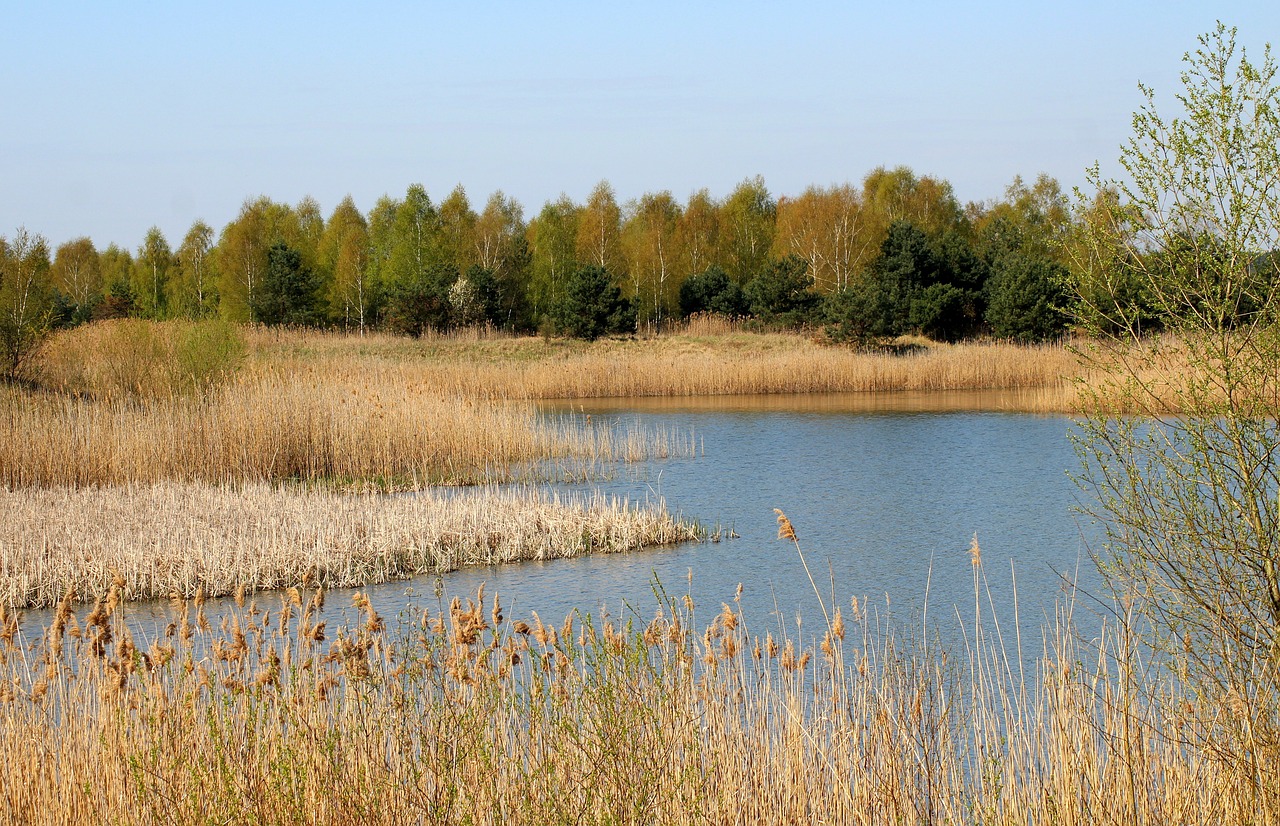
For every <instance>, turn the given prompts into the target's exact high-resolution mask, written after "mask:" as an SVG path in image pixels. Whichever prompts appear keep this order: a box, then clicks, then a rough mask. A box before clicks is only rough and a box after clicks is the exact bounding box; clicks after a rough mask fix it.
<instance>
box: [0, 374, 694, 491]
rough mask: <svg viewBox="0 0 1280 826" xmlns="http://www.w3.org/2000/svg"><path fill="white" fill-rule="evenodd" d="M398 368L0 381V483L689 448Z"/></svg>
mask: <svg viewBox="0 0 1280 826" xmlns="http://www.w3.org/2000/svg"><path fill="white" fill-rule="evenodd" d="M411 378H412V377H409V376H405V375H404V374H403V373H402V372H401V371H394V370H376V369H369V370H362V369H360V367H359V366H358V365H354V366H352V367H351V368H350V369H349V370H348V371H347V372H346V373H336V372H325V373H320V372H319V371H317V370H316V368H315V367H311V368H305V367H299V368H298V369H296V370H290V371H263V372H257V373H254V374H252V375H243V376H240V377H239V378H238V379H237V380H236V381H235V382H233V383H231V384H228V385H227V386H224V387H220V388H217V389H214V390H211V391H210V392H208V393H206V394H202V395H195V396H176V397H165V398H108V399H98V398H94V397H85V396H82V395H73V394H65V393H48V392H34V393H33V392H30V391H27V390H23V389H19V388H16V387H0V484H3V485H7V486H10V487H42V486H65V485H71V486H80V485H109V484H141V483H151V482H156V481H161V480H174V481H201V482H208V483H225V482H241V481H264V480H273V481H279V480H290V479H292V480H301V481H306V482H314V483H323V484H327V485H331V486H334V487H338V488H356V489H362V488H366V487H374V488H377V489H381V490H408V489H421V488H423V487H425V486H427V485H430V484H438V483H476V482H484V481H497V480H503V479H508V478H513V477H518V476H519V475H520V472H521V470H522V468H526V467H527V463H533V462H538V461H542V460H546V459H562V460H564V466H563V470H564V472H566V473H570V474H574V475H577V474H581V473H582V472H583V471H582V468H583V467H591V466H593V465H598V464H599V463H602V462H614V461H636V460H639V459H645V458H654V457H664V456H668V455H673V454H675V455H682V454H683V455H688V454H690V453H692V452H693V450H694V445H693V438H692V435H691V434H683V435H682V434H676V433H672V432H668V431H663V430H657V429H653V428H649V429H646V428H642V427H640V426H638V425H635V426H631V427H626V428H621V429H619V428H612V427H603V426H598V425H593V424H591V423H590V422H586V421H581V420H570V419H564V418H557V419H552V418H547V417H543V416H539V415H538V414H537V413H535V412H534V411H532V410H531V409H528V408H525V407H520V406H516V405H507V404H495V403H491V402H482V401H477V400H473V399H464V398H458V397H454V396H447V395H441V394H438V393H436V392H433V390H432V389H431V388H430V387H429V386H424V385H423V384H422V383H421V382H420V381H416V382H415V381H410V379H411Z"/></svg>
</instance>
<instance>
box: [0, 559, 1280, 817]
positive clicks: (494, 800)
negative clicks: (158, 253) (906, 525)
mask: <svg viewBox="0 0 1280 826" xmlns="http://www.w3.org/2000/svg"><path fill="white" fill-rule="evenodd" d="M974 570H975V594H976V595H977V596H978V597H980V600H987V601H989V600H990V599H991V597H990V594H986V595H983V594H981V593H980V591H979V590H978V581H979V577H980V576H981V574H980V570H981V566H980V563H979V564H975V566H974ZM117 603H118V598H117V596H116V595H115V594H114V592H113V593H112V594H108V595H107V598H106V599H105V600H104V601H101V602H99V603H98V605H96V606H95V607H94V609H93V611H91V612H89V613H87V614H86V615H83V616H79V617H77V616H76V615H75V614H74V612H73V610H72V609H71V608H70V606H69V605H68V604H64V605H62V607H61V608H60V609H59V611H58V614H57V617H56V618H55V620H54V622H53V624H52V625H51V626H50V628H49V629H48V630H47V632H46V634H45V636H44V638H43V640H42V641H40V643H39V644H38V645H36V646H35V647H33V648H32V649H30V650H27V649H24V648H22V647H21V646H20V644H21V641H20V640H17V639H15V638H14V635H13V632H12V631H9V632H7V636H6V634H5V633H0V656H3V658H4V659H3V664H0V748H2V749H4V751H5V754H6V760H5V761H3V763H2V764H0V777H2V778H3V782H2V783H0V787H2V788H3V789H4V790H5V793H4V794H2V795H0V820H2V821H3V822H22V823H30V824H63V823H80V822H89V821H92V822H112V823H122V824H132V823H153V822H178V823H188V822H189V823H197V822H198V823H211V822H255V823H262V824H271V823H296V822H305V823H316V824H340V823H352V822H360V823H408V822H412V823H442V824H444V823H473V824H545V823H568V822H572V823H590V824H597V823H598V824H604V823H612V824H618V823H671V824H693V823H700V824H701V823H710V824H721V823H724V824H741V823H840V824H872V823H901V824H969V823H975V824H976V823H982V824H1010V826H1012V824H1017V825H1018V826H1024V824H1027V823H1029V822H1030V823H1067V824H1092V823H1112V824H1133V825H1134V826H1137V825H1138V824H1148V823H1224V822H1230V823H1258V824H1263V823H1273V822H1275V818H1276V817H1277V815H1280V809H1278V807H1280V801H1278V800H1277V793H1276V790H1277V789H1280V776H1278V775H1277V768H1276V767H1277V765H1278V764H1277V762H1276V757H1277V756H1280V755H1275V754H1270V755H1269V757H1270V760H1271V762H1269V763H1263V765H1264V766H1267V767H1268V768H1267V769H1266V772H1267V773H1266V775H1265V776H1260V777H1250V776H1247V775H1245V774H1243V773H1242V771H1241V763H1242V762H1243V761H1240V760H1238V759H1233V758H1232V757H1231V755H1230V754H1229V753H1226V752H1223V751H1215V750H1214V749H1212V748H1206V747H1205V742H1204V738H1203V736H1202V735H1201V734H1199V733H1198V732H1199V731H1201V730H1203V727H1205V726H1209V727H1220V726H1221V723H1222V718H1223V715H1224V712H1225V713H1228V714H1229V713H1230V711H1229V709H1223V708H1221V707H1217V706H1215V705H1214V704H1212V703H1208V702H1196V701H1194V700H1189V699H1185V698H1179V697H1177V696H1176V695H1175V694H1174V693H1173V692H1172V690H1171V689H1167V688H1160V687H1159V686H1146V687H1145V688H1142V687H1139V686H1138V685H1137V683H1136V681H1135V680H1134V679H1133V677H1134V675H1135V674H1136V673H1138V671H1139V668H1140V663H1139V662H1138V660H1137V656H1136V654H1135V652H1134V648H1133V647H1132V646H1131V644H1130V642H1131V640H1130V639H1129V637H1128V635H1127V634H1126V633H1125V632H1124V629H1123V625H1121V626H1120V627H1115V626H1111V625H1105V626H1104V627H1103V628H1102V633H1101V635H1100V636H1099V637H1098V639H1097V640H1095V641H1094V642H1093V643H1091V644H1088V645H1086V644H1083V643H1081V642H1080V641H1079V638H1078V637H1077V635H1076V630H1075V629H1074V628H1073V627H1072V626H1071V625H1070V621H1069V618H1067V617H1064V618H1063V620H1062V624H1060V625H1058V626H1056V628H1054V629H1050V630H1049V637H1048V643H1047V644H1046V646H1045V652H1044V656H1043V657H1042V658H1041V659H1040V661H1039V669H1040V676H1039V679H1038V681H1037V682H1036V683H1035V686H1034V687H1028V685H1027V684H1026V683H1022V682H1020V681H1019V680H1018V679H1016V678H1015V676H1014V675H1015V667H1013V666H1011V665H1010V660H1009V658H1008V657H1007V656H1006V655H1005V653H1004V650H1003V647H1002V645H1001V644H1000V643H998V642H997V640H998V636H999V633H998V632H999V628H998V626H993V625H992V624H991V623H992V619H991V618H990V617H989V616H985V615H982V614H979V615H978V616H975V619H974V621H975V625H974V626H973V627H972V628H971V629H970V636H969V639H970V640H971V644H970V648H969V649H968V652H967V655H966V654H965V653H960V654H959V656H958V657H957V658H955V659H951V660H949V659H948V658H947V656H946V652H938V651H936V650H934V651H932V652H929V651H926V650H923V649H921V648H919V647H916V646H913V645H910V644H904V643H902V642H901V641H900V640H899V639H898V638H897V637H896V636H895V634H894V633H893V632H892V631H890V630H888V627H887V626H886V625H884V624H882V623H880V622H879V621H878V620H877V619H876V618H875V617H874V616H873V615H871V614H869V613H868V612H867V611H865V610H862V609H860V608H859V606H858V604H857V603H856V601H855V603H854V604H853V605H851V606H850V605H848V604H846V609H848V615H847V619H846V616H845V615H844V613H843V612H841V611H837V612H836V613H835V615H834V617H833V619H832V621H831V623H830V625H829V626H828V628H827V629H826V630H825V634H824V636H823V638H822V639H821V641H818V640H809V641H806V640H803V639H799V638H792V637H789V636H787V635H786V634H785V633H783V632H782V631H780V630H779V631H776V632H775V631H769V632H767V633H763V634H762V633H761V630H756V629H750V628H749V627H748V622H747V620H748V618H747V617H745V616H743V614H742V612H741V611H740V610H739V609H738V608H737V606H736V603H735V604H732V605H731V604H725V605H723V606H722V607H721V608H720V609H719V610H718V611H716V612H715V613H714V615H713V618H712V619H711V620H710V622H709V624H705V625H699V624H698V622H697V620H696V615H695V605H694V601H693V600H692V598H690V597H688V596H686V597H685V598H684V600H683V601H681V602H675V601H673V602H672V603H671V604H669V605H664V606H661V607H660V608H659V609H658V611H657V612H656V614H655V615H654V618H653V619H652V621H650V622H649V623H648V624H646V625H643V627H634V628H633V627H619V626H617V625H615V624H613V623H611V622H609V621H602V622H595V623H591V622H588V621H585V620H584V619H583V618H581V617H570V618H568V619H566V620H565V622H564V623H563V624H561V625H556V626H551V625H547V624H544V623H543V622H542V621H541V620H540V619H539V618H537V617H536V616H534V617H531V618H529V621H528V622H526V621H523V620H521V621H515V622H512V621H511V620H510V619H508V618H506V617H505V616H504V614H503V611H502V609H501V606H500V604H499V602H498V600H497V598H496V597H495V598H494V599H493V601H492V602H489V601H487V600H486V598H485V595H484V594H483V589H482V591H481V593H480V594H478V595H477V597H476V599H474V600H468V601H467V602H466V603H465V604H463V603H461V602H459V601H456V600H455V602H454V603H453V604H452V605H451V606H449V607H443V606H442V608H441V610H438V611H434V612H433V611H430V610H428V611H424V612H422V614H421V615H420V616H414V617H412V618H411V619H406V620H404V624H402V625H400V626H399V627H396V628H394V629H391V630H389V629H388V627H387V623H386V621H384V619H383V618H382V617H381V616H380V615H379V614H378V612H377V610H376V608H375V606H373V605H372V604H370V602H369V600H368V599H367V598H365V597H364V596H362V595H359V594H357V595H356V597H355V599H354V605H355V608H356V610H357V611H358V612H359V615H358V616H357V617H356V618H355V619H353V620H349V621H348V623H347V624H346V625H345V627H341V628H338V629H336V630H335V629H333V628H329V629H328V630H326V628H325V625H324V624H323V619H322V616H321V613H320V608H319V604H320V600H319V599H318V595H313V594H312V593H311V592H309V591H306V590H297V589H295V590H291V591H289V592H287V593H285V594H282V595H281V596H280V598H279V604H278V606H275V605H273V606H270V607H272V608H273V609H275V610H273V611H271V612H270V613H269V614H263V613H262V612H261V611H259V610H258V609H257V607H256V606H250V607H249V608H248V609H247V610H242V611H240V612H237V613H235V614H234V615H232V616H229V617H227V618H226V619H225V620H224V621H223V622H222V625H221V628H219V629H211V630H209V631H207V632H206V631H202V630H200V626H201V623H200V621H199V620H200V617H201V616H202V614H201V613H200V609H199V607H198V606H197V607H196V608H195V610H194V611H193V610H192V609H191V607H190V606H180V607H179V609H178V613H177V614H176V615H175V618H174V622H173V624H172V625H171V626H170V628H169V629H168V631H166V633H165V635H164V636H162V637H160V638H159V639H156V640H137V639H134V638H133V637H132V636H131V634H130V633H129V630H128V628H127V626H125V625H124V624H123V622H122V621H120V619H119V617H118V616H113V615H112V609H113V607H114V606H115V605H116V604H117ZM979 604H981V601H980V603H979ZM6 627H8V628H12V625H8V626H6V621H5V620H4V619H0V631H3V629H4V628H6ZM1273 751H1274V748H1273Z"/></svg>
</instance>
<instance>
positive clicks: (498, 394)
mask: <svg viewBox="0 0 1280 826" xmlns="http://www.w3.org/2000/svg"><path fill="white" fill-rule="evenodd" d="M249 340H250V344H251V348H252V349H253V350H254V352H255V353H256V358H258V359H261V360H262V361H263V362H264V363H272V364H277V365H280V366H281V367H282V368H284V369H290V370H292V369H302V368H304V367H305V366H308V365H311V366H316V365H329V367H328V368H327V369H333V370H336V369H339V368H338V365H341V364H344V363H350V362H351V361H352V360H357V361H360V362H363V363H365V364H367V365H369V366H370V367H376V368H378V369H386V368H388V367H390V366H392V365H394V366H395V367H396V368H398V369H402V370H405V371H406V372H408V373H409V374H411V375H414V376H417V377H420V378H421V380H422V381H423V382H425V383H427V384H429V385H430V386H432V387H435V388H437V389H439V390H441V391H443V392H447V393H452V394H457V395H460V396H464V397H467V398H500V399H534V400H541V399H583V398H605V397H639V396H705V395H728V394H733V395H737V394H763V393H826V392H850V391H866V392H891V391H897V390H977V389H1023V388H1049V389H1059V388H1066V387H1067V385H1068V383H1069V380H1070V378H1071V377H1072V376H1074V375H1075V374H1076V372H1077V369H1078V368H1077V361H1076V358H1075V356H1074V355H1073V354H1072V353H1071V352H1070V351H1069V350H1068V349H1067V348H1066V347H1064V346H1062V345H1040V346H1034V347H1027V346H1020V345H1012V344H1000V343H965V344H954V345H947V344H937V343H928V344H920V343H918V342H917V343H915V344H916V346H915V347H914V348H911V347H910V346H909V345H910V344H911V343H910V342H908V349H907V350H906V352H905V353H904V354H896V353H891V352H862V351H856V350H853V349H850V348H846V347H834V346H829V345H825V344H821V343H817V342H815V341H813V340H812V339H811V338H809V337H806V336H802V335H799V334H795V333H749V332H743V331H740V330H735V329H732V328H730V330H729V331H728V332H721V331H717V332H714V333H703V332H702V331H701V330H700V329H698V328H697V327H694V328H693V329H692V331H690V330H681V331H677V332H674V333H670V334H666V335H663V336H660V337H657V338H652V339H608V340H602V341H597V342H593V343H590V344H588V343H585V342H574V341H545V340H543V339H537V338H512V337H501V336H491V337H488V338H484V337H460V338H457V339H453V338H446V337H438V338H432V339H427V340H423V341H418V342H412V341H408V340H405V339H400V338H395V337H390V336H367V337H365V338H363V339H354V338H352V337H349V336H338V335H335V334H326V333H279V332H276V331H262V330H258V331H254V332H253V333H251V334H250V336H249Z"/></svg>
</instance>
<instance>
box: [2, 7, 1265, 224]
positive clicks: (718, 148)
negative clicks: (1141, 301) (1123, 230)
mask: <svg viewBox="0 0 1280 826" xmlns="http://www.w3.org/2000/svg"><path fill="white" fill-rule="evenodd" d="M1210 6H1211V7H1212V8H1211V9H1209V10H1206V7H1210ZM1219 19H1221V20H1222V22H1224V23H1226V24H1227V25H1232V26H1236V27H1238V28H1239V42H1240V43H1241V44H1242V45H1244V46H1245V47H1246V48H1247V49H1248V50H1249V53H1250V55H1251V56H1252V57H1253V58H1254V59H1255V60H1258V59H1260V58H1261V55H1262V47H1263V45H1264V44H1265V43H1267V42H1268V41H1271V40H1273V39H1275V38H1276V37H1277V36H1280V3H1276V2H1274V1H1273V0H1269V1H1268V2H1257V3H1231V2H1220V3H1213V4H1210V3H1204V2H1177V1H1176V0H1165V2H1128V0H1110V2H1094V0H1082V1H1078V2H1071V3H1055V4H1039V3H1027V2H1025V0H1024V2H1018V3H1014V2H1003V0H1002V1H1001V2H987V3H981V4H978V3H943V2H911V0H903V2H900V3H897V4H892V3H886V2H865V0H854V1H853V2H841V3H836V2H831V3H799V2H797V3H789V2H781V1H780V0H773V2H753V1H752V0H738V2H713V1H707V2H700V1H699V0H682V2H668V0H650V2H647V3H644V4H635V5H628V6H623V5H622V4H613V3H603V2H581V3H577V2H574V3H568V2H530V0H524V1H523V2H490V1H489V0H470V2H462V3H437V2H416V3H394V2H380V0H369V1H368V2H365V3H363V4H356V3H351V2H349V0H348V1H347V2H341V3H338V2H325V1H324V0H313V2H309V3H270V2H250V3H242V2H238V0H227V1H226V2H221V3H216V4H206V3H200V2H186V3H172V2H163V3H161V2H127V3H126V2H105V1H104V2H97V3H87V2H86V3H66V2H57V0H47V1H46V2H41V3H33V2H17V0H8V2H4V3H0V20H2V23H0V90H3V93H2V94H0V236H8V235H11V234H12V233H13V232H14V231H15V230H16V229H17V228H18V227H25V228H26V229H27V230H28V231H30V232H32V233H39V234H42V235H43V236H45V237H46V238H47V239H49V241H50V242H51V243H52V244H53V245H55V246H56V245H57V244H60V243H63V242H65V241H67V240H70V239H72V238H75V237H78V236H82V235H87V236H89V237H90V238H92V239H93V241H94V243H95V244H96V245H97V246H98V247H99V249H102V248H105V247H106V246H107V244H109V243H117V244H119V245H120V246H123V247H127V248H129V249H136V248H137V246H138V245H139V244H140V243H141V241H142V239H143V236H144V235H145V234H146V232H147V230H148V228H150V227H152V226H157V227H159V228H160V229H161V231H163V232H164V234H165V236H166V237H167V238H168V239H169V241H170V244H171V245H172V246H173V247H175V248H176V247H177V246H178V244H179V243H180V242H181V239H182V236H183V235H184V234H185V233H186V231H187V229H188V228H189V227H190V225H191V224H192V222H194V221H195V220H197V219H199V220H204V221H206V222H207V223H209V224H210V225H211V226H213V227H214V228H215V229H220V228H221V227H222V226H224V225H225V224H226V223H227V222H229V221H231V220H232V219H233V218H234V217H235V215H236V213H237V212H238V211H239V209H240V206H241V204H242V203H243V202H244V201H245V199H246V198H254V197H257V196H259V195H266V196H268V197H270V198H271V199H273V200H276V201H283V202H288V203H291V204H296V203H297V202H298V201H299V200H301V199H302V198H303V197H305V196H308V195H310V196H312V197H314V198H315V199H316V200H317V201H319V203H320V206H321V209H322V211H323V212H324V213H325V215H326V216H327V215H328V213H329V212H330V211H332V209H333V208H334V207H335V206H336V205H337V203H338V202H339V201H340V200H341V199H342V198H343V197H344V196H346V195H348V194H349V195H351V196H352V197H353V198H354V199H355V202H356V204H357V206H359V207H360V209H362V210H364V211H366V212H367V211H368V210H369V209H370V208H371V207H372V206H373V205H374V203H375V202H376V200H377V199H378V198H379V197H380V196H382V195H391V196H393V197H401V196H403V194H404V192H405V190H406V189H407V188H408V187H409V185H410V184H414V183H421V184H423V185H424V186H425V187H426V188H427V191H428V193H429V194H430V195H431V197H432V199H433V200H434V201H436V202H437V203H438V202H439V201H440V200H442V199H443V198H444V197H446V196H447V195H448V194H449V192H450V191H451V190H452V189H453V188H454V187H455V186H456V185H458V184H461V185H463V186H464V187H465V188H466V191H467V194H468V196H469V198H470V200H471V203H472V205H473V206H474V207H475V208H476V209H480V208H482V207H483V204H484V202H485V200H486V199H487V198H488V196H489V194H490V193H492V192H493V191H495V190H502V191H503V192H505V193H506V194H507V195H509V196H513V197H515V198H516V199H517V200H518V201H520V203H521V204H523V206H524V209H525V215H526V217H532V216H533V215H535V214H536V213H537V212H538V211H539V210H540V209H541V207H542V205H543V203H545V202H546V201H548V200H553V199H555V198H557V197H559V196H560V195H561V194H562V193H564V194H567V195H568V196H569V197H571V198H573V199H574V200H576V201H579V202H581V201H584V200H585V199H586V197H587V195H588V194H589V193H590V191H591V190H592V189H593V188H594V187H595V186H596V184H597V183H599V182H600V181H601V180H607V181H608V182H609V183H610V184H611V185H612V186H613V188H614V190H615V192H616V194H617V197H618V200H619V201H620V202H625V201H627V200H629V199H633V198H638V197H639V196H641V195H643V194H644V193H646V192H657V191H661V190H669V191H671V192H672V193H673V194H674V195H675V196H676V197H677V198H678V199H681V200H683V199H685V198H687V197H688V195H689V194H691V193H692V192H694V191H696V190H699V189H702V188H706V189H708V190H710V192H711V194H712V195H713V196H715V197H723V196H725V195H727V194H728V193H729V192H731V191H732V190H733V188H734V187H735V186H736V185H737V184H738V183H740V182H741V181H742V180H744V179H746V178H748V177H753V176H756V175H761V176H763V178H764V180H765V183H766V185H767V186H768V188H769V190H770V192H772V193H773V195H774V196H785V195H796V194H799V193H800V192H802V191H803V190H804V189H805V188H806V187H809V186H811V185H819V186H827V185H831V184H839V183H846V182H849V183H854V184H857V183H859V182H860V181H861V180H862V178H863V177H864V176H865V175H866V174H867V172H869V171H871V170H872V169H874V168H875V167H877V166H886V167H895V166H901V165H905V166H908V167H910V168H911V169H913V170H914V171H915V172H916V173H917V174H919V175H926V174H927V175H933V176H935V177H940V178H945V179H947V180H948V181H950V182H951V184H952V185H953V187H954V189H955V193H956V195H957V196H958V197H959V198H960V200H961V201H962V202H968V201H983V200H988V199H993V198H998V197H1000V196H1001V194H1002V193H1003V191H1004V189H1005V187H1006V186H1007V185H1008V184H1009V183H1010V181H1011V180H1012V179H1013V178H1014V176H1015V175H1021V176H1023V177H1024V178H1025V179H1027V180H1031V179H1034V178H1035V176H1036V175H1037V174H1039V173H1042V172H1043V173H1047V174H1049V175H1052V176H1054V177H1055V178H1057V179H1058V180H1059V181H1060V182H1061V183H1062V184H1063V186H1064V187H1065V188H1067V189H1070V188H1071V187H1073V186H1084V185H1085V183H1086V182H1085V174H1084V170H1085V169H1086V168H1087V167H1088V166H1090V165H1091V164H1093V163H1095V162H1098V163H1099V164H1100V165H1101V168H1102V171H1103V172H1104V174H1107V175H1114V174H1117V173H1118V169H1119V167H1118V163H1117V158H1118V156H1119V149H1120V146H1121V144H1122V143H1123V142H1124V141H1125V139H1126V138H1127V136H1128V134H1129V130H1130V127H1131V119H1132V113H1133V112H1134V111H1135V109H1137V108H1138V107H1139V106H1141V105H1142V103H1143V99H1142V97H1141V94H1140V93H1139V90H1138V83H1139V82H1140V81H1141V82H1143V83H1145V84H1147V85H1148V86H1150V87H1152V88H1153V89H1154V90H1155V93H1156V101H1157V106H1158V108H1160V111H1161V112H1162V113H1164V112H1165V111H1173V110H1174V107H1175V106H1176V103H1175V98H1174V95H1175V94H1176V92H1177V91H1178V75H1179V71H1180V68H1181V60H1182V56H1183V55H1184V53H1186V52H1187V51H1190V50H1194V49H1195V47H1196V45H1197V42H1196V38H1197V37H1198V36H1199V35H1201V34H1203V33H1205V32H1208V31H1210V30H1211V29H1212V28H1213V27H1214V25H1215V22H1216V21H1217V20H1219ZM1161 102H1164V103H1165V104H1166V106H1160V104H1161Z"/></svg>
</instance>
